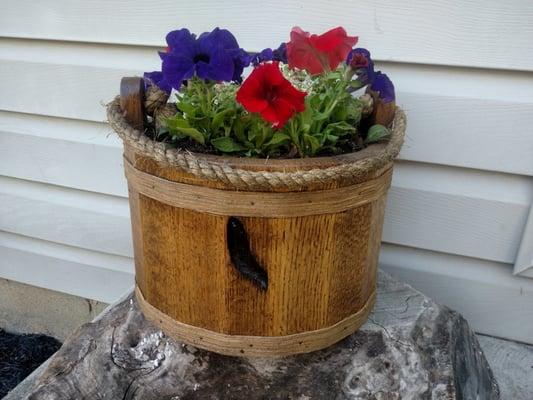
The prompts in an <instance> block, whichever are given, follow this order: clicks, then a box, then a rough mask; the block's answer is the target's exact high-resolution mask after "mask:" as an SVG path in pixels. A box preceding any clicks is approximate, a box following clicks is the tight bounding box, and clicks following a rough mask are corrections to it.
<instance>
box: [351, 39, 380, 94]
mask: <svg viewBox="0 0 533 400" xmlns="http://www.w3.org/2000/svg"><path fill="white" fill-rule="evenodd" d="M346 64H347V65H349V66H350V67H351V68H352V69H353V70H354V71H355V73H356V75H357V80H358V81H359V82H361V83H362V84H363V85H367V84H369V83H372V81H373V80H374V74H375V73H374V61H372V58H370V52H369V51H368V50H367V49H363V48H360V47H359V48H356V49H353V50H351V51H350V52H349V53H348V56H347V57H346Z"/></svg>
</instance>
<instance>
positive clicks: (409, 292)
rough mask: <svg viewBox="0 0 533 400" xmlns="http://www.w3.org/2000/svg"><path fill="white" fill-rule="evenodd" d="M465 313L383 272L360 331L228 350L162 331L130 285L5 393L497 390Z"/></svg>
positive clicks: (428, 393)
mask: <svg viewBox="0 0 533 400" xmlns="http://www.w3.org/2000/svg"><path fill="white" fill-rule="evenodd" d="M499 398H500V396H499V389H498V386H497V384H496V381H495V379H494V376H493V374H492V371H491V370H490V368H489V365H488V363H487V361H486V359H485V356H484V355H483V353H482V351H481V349H480V347H479V343H478V341H477V339H476V337H475V336H474V334H473V332H472V331H471V330H470V328H469V326H468V324H467V322H466V321H465V319H464V318H463V317H462V316H461V315H459V314H458V313H456V312H454V311H452V310H450V309H448V308H446V307H444V306H440V305H438V304H436V303H435V302H433V301H432V300H431V299H429V298H428V297H426V296H424V295H423V294H421V293H420V292H418V291H416V290H414V289H413V288H411V287H410V286H408V285H406V284H404V283H402V282H399V281H397V280H395V279H393V278H391V277H390V276H389V275H387V274H385V273H382V272H380V275H379V280H378V295H377V303H376V306H375V308H374V310H373V312H372V314H371V315H370V318H369V320H368V321H367V323H365V324H364V325H363V326H362V327H361V329H360V330H359V331H357V332H356V333H354V334H353V335H351V336H349V337H347V338H346V339H344V340H342V341H341V342H339V343H337V344H335V345H333V346H331V347H328V348H326V349H324V350H320V351H316V352H313V353H308V354H301V355H295V356H289V357H284V358H244V357H229V356H223V355H219V354H216V353H211V352H208V351H204V350H199V349H196V348H194V347H192V346H189V345H184V344H182V343H179V342H175V341H173V340H171V339H169V338H166V337H165V336H164V335H163V334H162V333H161V331H159V330H158V329H157V328H156V327H155V326H154V325H152V324H150V323H149V322H148V321H147V320H146V319H145V318H144V317H143V315H142V313H141V312H140V311H139V307H138V305H137V303H136V301H135V298H134V296H133V295H129V296H128V297H127V298H126V299H125V300H122V301H120V302H118V303H117V304H115V305H113V306H112V307H110V308H109V309H108V310H107V311H105V312H104V313H103V314H102V316H101V317H99V318H98V319H97V320H95V321H94V322H91V323H88V324H86V325H84V326H82V327H81V328H79V329H78V330H77V331H76V332H75V333H74V334H73V335H72V336H71V338H70V339H69V340H68V341H67V342H65V344H64V345H63V347H62V348H61V350H59V352H58V353H56V355H55V356H54V357H53V358H52V359H51V360H50V362H49V363H48V364H47V365H46V366H45V367H43V368H41V370H40V371H38V372H37V373H35V374H33V375H32V376H31V377H29V378H28V380H27V381H26V382H24V385H23V386H21V389H15V391H13V392H12V393H11V394H9V395H8V396H7V397H6V400H14V399H17V400H20V399H39V400H52V399H54V400H56V399H57V400H59V399H110V400H111V399H113V400H115V399H125V400H126V399H143V400H152V399H153V400H171V399H176V400H177V399H180V400H185V399H205V400H207V399H232V400H238V399H246V400H253V399H294V400H305V399H328V400H333V399H334V400H344V399H373V400H396V399H398V400H399V399H403V400H406V399H432V400H436V399H483V400H492V399H499Z"/></svg>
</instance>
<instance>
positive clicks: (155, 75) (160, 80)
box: [144, 71, 172, 93]
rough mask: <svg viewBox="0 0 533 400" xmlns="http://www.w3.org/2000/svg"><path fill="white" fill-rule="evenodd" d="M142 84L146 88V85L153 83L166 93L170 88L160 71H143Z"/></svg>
mask: <svg viewBox="0 0 533 400" xmlns="http://www.w3.org/2000/svg"><path fill="white" fill-rule="evenodd" d="M144 84H145V86H146V88H148V86H151V85H155V86H157V87H158V88H159V89H161V90H163V91H165V92H167V93H170V91H171V90H172V86H170V84H169V83H168V82H167V81H166V80H165V78H164V77H163V73H162V72H161V71H154V72H145V73H144Z"/></svg>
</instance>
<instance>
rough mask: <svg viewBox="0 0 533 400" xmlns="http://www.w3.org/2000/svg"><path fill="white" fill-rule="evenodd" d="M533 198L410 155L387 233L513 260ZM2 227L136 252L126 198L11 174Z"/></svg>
mask: <svg viewBox="0 0 533 400" xmlns="http://www.w3.org/2000/svg"><path fill="white" fill-rule="evenodd" d="M117 179H119V178H118V177H117ZM120 180H121V181H120V182H122V183H120V184H121V185H122V184H123V181H122V177H120ZM530 203H531V192H530V183H529V180H528V179H527V178H526V177H520V176H508V175H505V174H491V173H487V172H485V173H483V172H481V171H470V170H461V169H453V168H443V167H438V166H426V165H424V164H413V163H405V162H402V163H399V164H398V165H397V166H396V168H395V175H394V178H393V186H392V188H391V191H390V194H389V201H388V206H387V213H386V219H385V228H384V234H383V238H384V240H385V241H386V242H390V243H396V244H402V245H406V246H411V247H418V248H424V249H430V250H435V251H441V252H449V253H453V254H460V255H467V256H471V257H477V258H482V259H490V260H496V261H501V262H507V263H512V262H514V259H515V257H516V253H517V249H518V245H519V243H520V237H521V234H522V231H523V229H524V224H525V218H526V216H527V213H528V211H529V206H530ZM0 229H3V230H6V231H9V232H14V233H18V234H21V235H27V236H32V237H38V238H41V239H44V240H49V241H55V242H58V243H64V244H68V245H72V246H77V247H81V248H86V249H91V250H96V251H102V252H107V253H112V254H119V255H124V256H131V255H132V250H131V234H130V223H129V213H128V204H127V200H126V199H125V198H119V197H114V196H107V195H98V194H95V193H90V192H82V191H78V190H74V189H67V188H60V187H57V186H49V185H45V184H40V183H32V182H28V181H22V180H17V179H12V178H5V177H3V178H0Z"/></svg>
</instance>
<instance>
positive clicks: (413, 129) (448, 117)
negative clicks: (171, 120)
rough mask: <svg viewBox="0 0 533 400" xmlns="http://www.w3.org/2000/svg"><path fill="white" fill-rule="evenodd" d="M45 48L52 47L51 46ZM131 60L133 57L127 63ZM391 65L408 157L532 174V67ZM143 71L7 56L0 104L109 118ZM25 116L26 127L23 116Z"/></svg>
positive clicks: (0, 63)
mask: <svg viewBox="0 0 533 400" xmlns="http://www.w3.org/2000/svg"><path fill="white" fill-rule="evenodd" d="M82 48H83V47H81V48H80V49H82ZM80 49H78V52H80ZM45 50H50V49H49V48H48V47H46V46H45ZM128 54H129V53H128ZM48 57H49V56H48ZM54 60H55V61H56V62H57V61H58V59H57V58H54ZM129 60H130V57H129V56H128V57H126V58H125V59H124V63H127V62H128V61H129ZM384 69H385V70H387V71H389V70H390V75H391V76H392V77H393V79H394V81H395V84H396V87H397V88H398V102H399V104H400V105H401V106H402V107H403V108H404V109H405V110H406V112H407V115H408V131H407V137H406V143H405V146H404V148H403V150H402V153H401V158H403V159H406V160H412V161H424V162H431V163H439V164H445V165H454V166H461V167H468V168H477V169H485V170H493V171H504V172H511V173H518V174H525V175H533V158H532V157H531V156H530V155H531V154H533V135H532V134H531V132H532V131H531V129H532V128H531V127H532V126H533V112H532V110H533V77H532V76H530V74H525V75H524V74H518V73H515V74H514V75H513V74H509V76H508V77H507V79H504V77H502V76H501V75H500V74H499V73H493V74H485V73H482V74H481V77H482V78H483V79H475V78H474V77H473V76H471V74H470V73H469V72H466V71H463V72H460V73H457V71H453V70H452V71H451V72H449V73H448V72H446V69H443V68H436V71H435V70H434V69H432V68H426V69H425V70H427V71H425V70H424V69H423V68H420V67H411V68H407V67H406V66H398V65H397V64H387V65H385V68H384ZM141 73H142V70H137V71H129V70H128V69H127V68H126V67H124V69H120V68H102V67H100V66H82V65H72V64H49V63H32V62H27V61H13V60H0V80H2V82H3V87H2V92H3V96H1V97H0V110H7V111H14V112H20V113H34V114H39V115H48V116H54V117H62V118H75V119H82V120H89V121H98V122H100V121H104V120H105V109H104V106H103V104H104V103H105V102H107V101H109V100H111V99H112V98H113V97H114V96H115V95H116V94H117V93H118V90H119V88H118V85H119V82H120V78H121V77H122V76H124V75H127V74H129V75H135V74H141ZM425 75H429V77H424V76H425ZM417 76H420V78H419V79H418V80H417ZM470 81H471V82H470ZM58 82H61V84H58ZM446 85H448V86H450V87H451V88H449V87H448V88H447V87H446ZM487 87H489V88H492V91H491V92H488V91H487V89H486V88H487ZM42 93H47V99H48V101H42ZM73 99H75V101H73ZM19 120H20V121H21V123H22V125H20V126H23V125H24V124H25V122H24V118H19ZM0 124H2V116H1V115H0ZM11 129H13V130H11V132H17V131H18V130H19V129H20V128H18V126H15V127H14V128H11Z"/></svg>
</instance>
